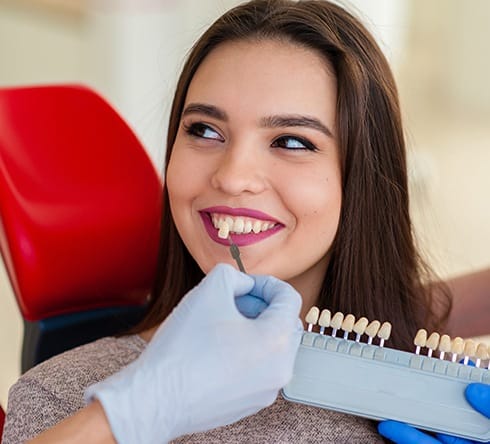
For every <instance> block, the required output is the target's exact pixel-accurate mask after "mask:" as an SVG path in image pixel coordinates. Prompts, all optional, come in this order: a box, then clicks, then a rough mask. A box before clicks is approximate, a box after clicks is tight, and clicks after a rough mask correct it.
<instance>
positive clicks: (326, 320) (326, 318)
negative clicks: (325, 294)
mask: <svg viewBox="0 0 490 444" xmlns="http://www.w3.org/2000/svg"><path fill="white" fill-rule="evenodd" d="M330 319H331V313H330V310H327V309H326V308H325V309H323V310H322V312H321V313H320V318H319V319H318V325H319V326H320V334H321V335H323V334H325V329H326V328H327V327H330Z"/></svg>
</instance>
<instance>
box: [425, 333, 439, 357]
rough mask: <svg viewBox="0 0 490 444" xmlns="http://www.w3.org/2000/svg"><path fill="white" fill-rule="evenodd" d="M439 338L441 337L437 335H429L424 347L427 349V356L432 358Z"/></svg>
mask: <svg viewBox="0 0 490 444" xmlns="http://www.w3.org/2000/svg"><path fill="white" fill-rule="evenodd" d="M440 338H441V335H440V334H439V333H436V332H434V333H431V335H430V336H429V338H428V339H427V343H426V344H425V346H426V347H427V348H428V349H429V350H428V352H427V356H429V357H430V356H432V352H433V351H434V350H437V347H438V346H439V339H440Z"/></svg>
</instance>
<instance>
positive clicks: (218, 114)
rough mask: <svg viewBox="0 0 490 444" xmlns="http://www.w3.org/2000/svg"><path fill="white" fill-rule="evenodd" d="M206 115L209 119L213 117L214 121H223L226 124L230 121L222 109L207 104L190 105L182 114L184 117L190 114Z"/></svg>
mask: <svg viewBox="0 0 490 444" xmlns="http://www.w3.org/2000/svg"><path fill="white" fill-rule="evenodd" d="M193 113H197V114H204V115H206V116H209V117H213V118H214V119H218V120H222V121H224V122H227V121H228V115H227V114H226V112H225V111H223V110H222V109H221V108H218V107H217V106H214V105H208V104H206V103H189V105H187V106H186V107H185V109H184V111H183V113H182V116H186V115H188V114H193Z"/></svg>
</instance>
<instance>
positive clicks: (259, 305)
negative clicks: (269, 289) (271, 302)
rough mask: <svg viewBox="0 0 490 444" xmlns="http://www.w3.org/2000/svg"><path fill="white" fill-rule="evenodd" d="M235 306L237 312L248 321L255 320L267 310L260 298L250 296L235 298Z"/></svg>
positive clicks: (265, 304)
mask: <svg viewBox="0 0 490 444" xmlns="http://www.w3.org/2000/svg"><path fill="white" fill-rule="evenodd" d="M235 304H236V307H237V309H238V311H239V312H240V313H241V314H242V315H243V316H245V317H246V318H249V319H255V318H256V317H257V316H259V315H260V314H261V313H262V312H263V311H264V310H265V309H266V308H267V303H266V302H265V301H264V300H263V299H262V298H259V297H257V296H253V295H250V294H246V295H243V296H238V297H236V298H235Z"/></svg>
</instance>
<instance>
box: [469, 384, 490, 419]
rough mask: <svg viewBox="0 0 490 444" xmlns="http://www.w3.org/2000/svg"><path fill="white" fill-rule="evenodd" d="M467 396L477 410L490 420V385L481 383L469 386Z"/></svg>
mask: <svg viewBox="0 0 490 444" xmlns="http://www.w3.org/2000/svg"><path fill="white" fill-rule="evenodd" d="M465 396H466V399H467V400H468V402H469V403H470V404H471V405H472V406H473V407H474V408H475V409H476V410H478V411H479V412H480V413H481V414H483V415H485V416H486V417H487V418H490V385H488V384H482V383H479V382H475V383H472V384H469V385H468V386H467V387H466V389H465Z"/></svg>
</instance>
